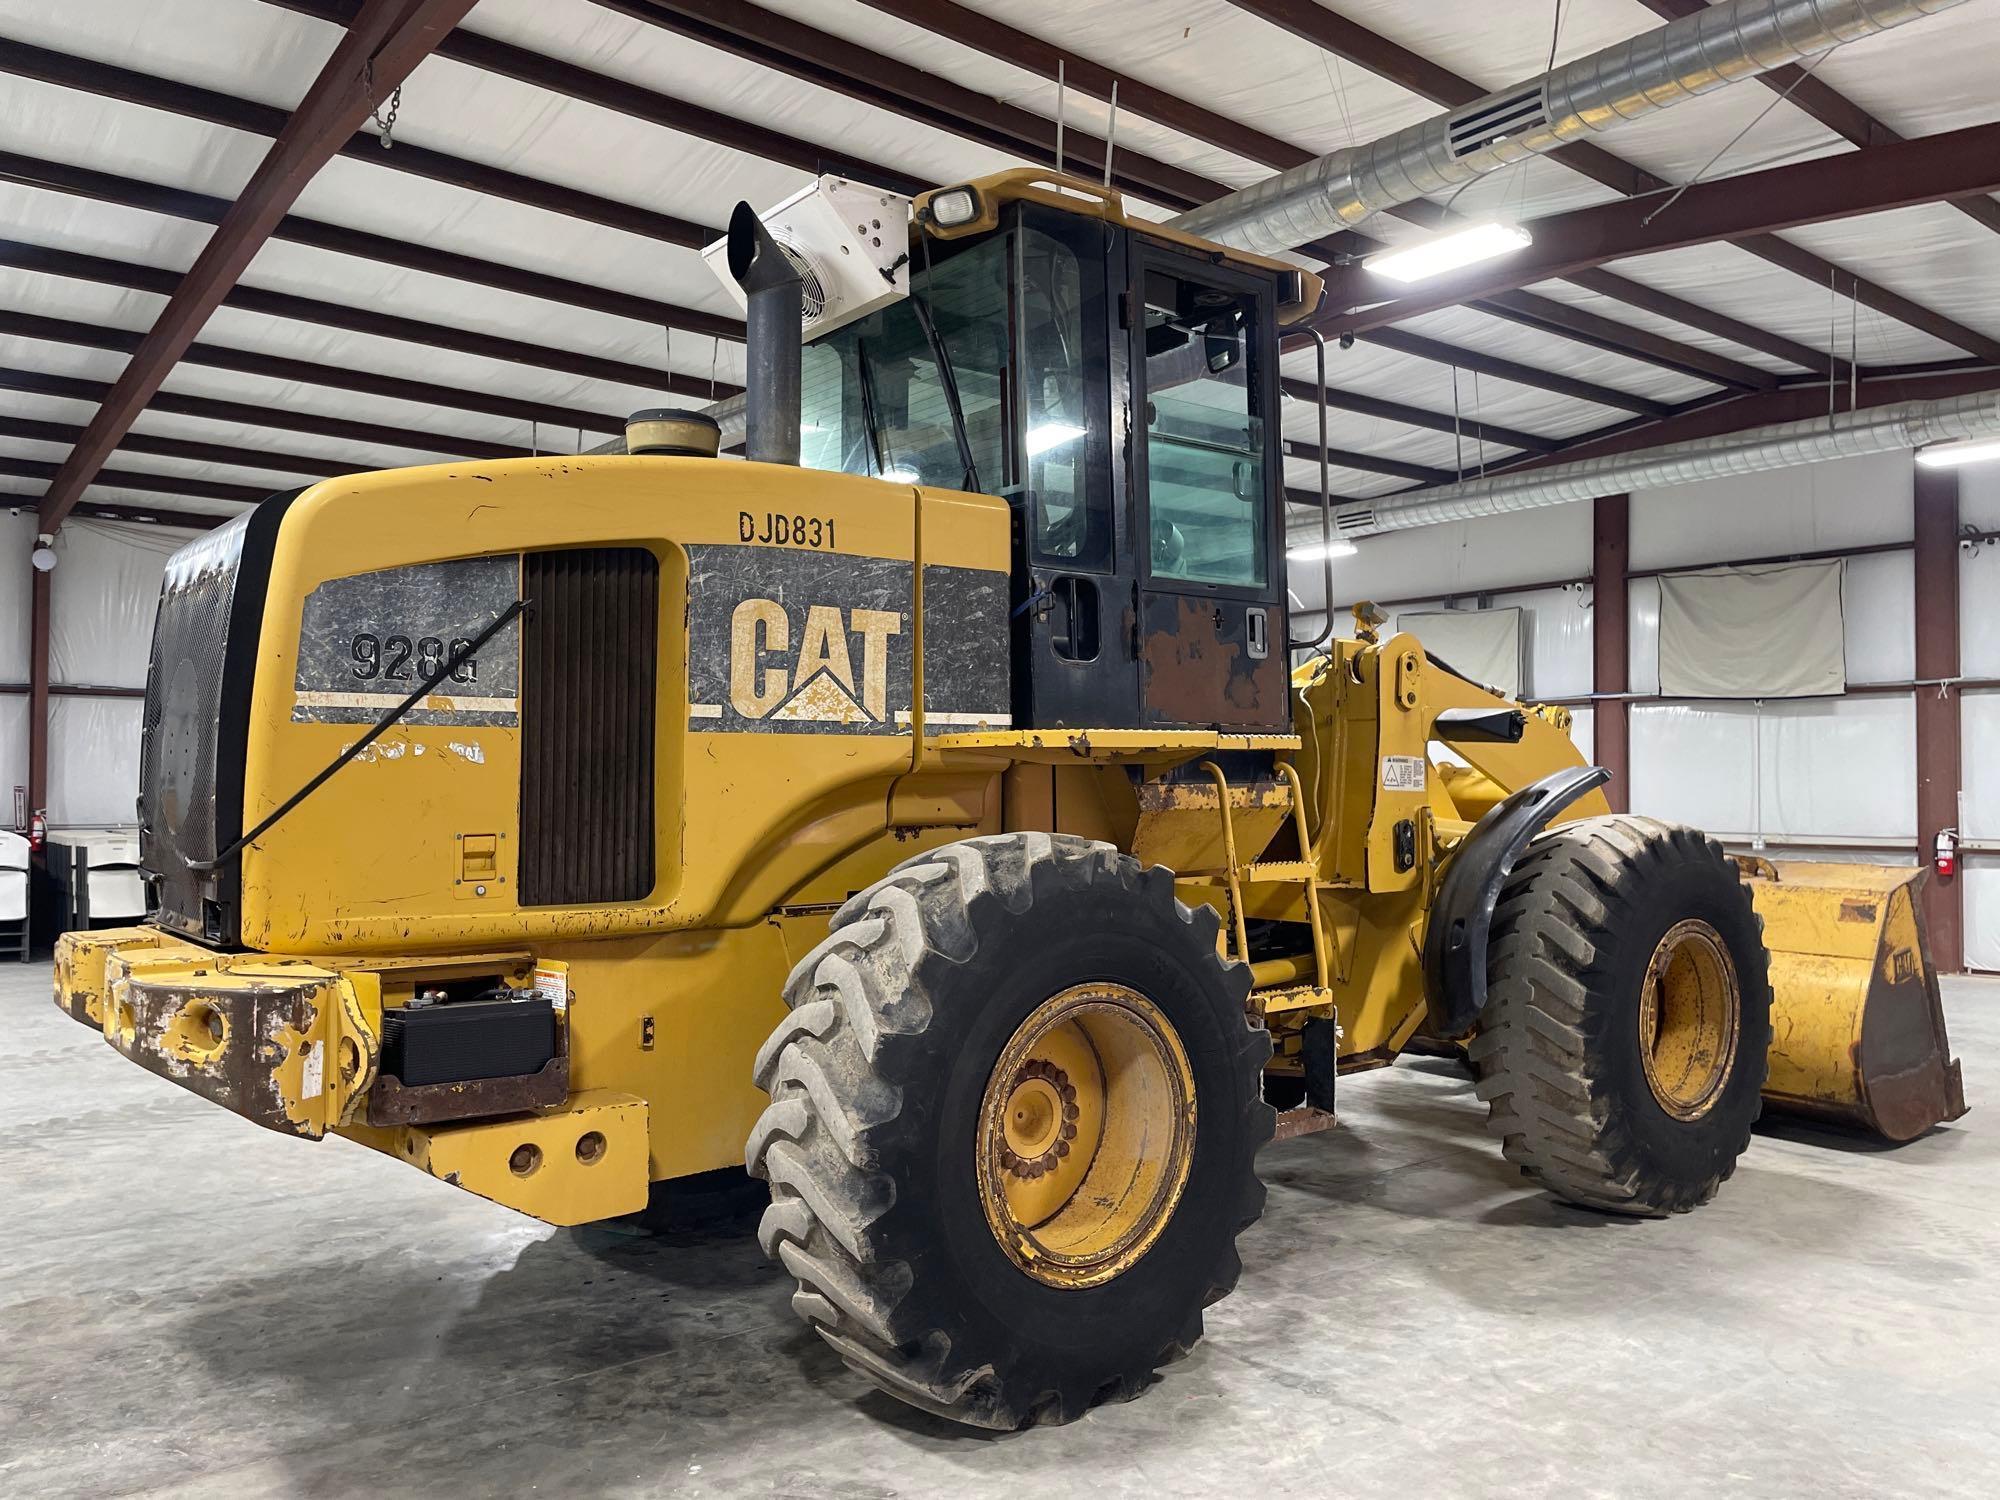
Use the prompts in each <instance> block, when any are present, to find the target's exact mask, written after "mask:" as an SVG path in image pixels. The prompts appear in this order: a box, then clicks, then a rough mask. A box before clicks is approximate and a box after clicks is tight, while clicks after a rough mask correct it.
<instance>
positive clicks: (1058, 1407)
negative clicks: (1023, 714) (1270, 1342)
mask: <svg viewBox="0 0 2000 1500" xmlns="http://www.w3.org/2000/svg"><path fill="white" fill-rule="evenodd" d="M1216 931H1217V921H1216V917H1215V914H1214V913H1213V912H1212V911H1210V910H1209V909H1207V908H1205V907H1204V908H1198V909H1195V910H1190V909H1189V908H1188V907H1186V906H1183V905H1182V904H1181V903H1180V902H1178V901H1177V900H1175V898H1174V892H1173V880H1172V877H1171V876H1170V875H1169V874H1168V872H1166V871H1165V870H1162V869H1150V870H1148V869H1142V868H1141V867H1140V866H1139V864H1138V863H1137V861H1135V860H1133V859H1131V858H1129V857H1127V856H1125V855H1122V854H1120V853H1119V852H1118V851H1117V850H1116V849H1114V848H1112V847H1111V846H1110V845H1107V844H1098V843H1092V842H1089V841H1087V840H1083V839H1077V838H1070V837H1066V836H1062V835H1052V834H1035V833H1026V834H1004V835H997V836H993V837H986V838H976V839H969V840H966V841H964V842H962V843H958V844H952V845H948V846H946V847H944V848H941V849H937V850H934V851H931V852H930V853H928V854H924V855H920V856H918V857H917V858H915V859H913V860H911V861H909V862H907V863H906V864H904V865H902V866H899V867H898V868H897V869H896V870H895V871H893V872H891V874H890V875H889V876H888V877H887V878H886V879H884V880H882V881H881V882H879V883H878V884H876V885H874V886H872V887H870V888H869V889H868V890H866V891H863V892H861V893H860V894H859V895H857V896H855V897H854V898H853V899H852V900H850V901H849V902H848V903H847V904H846V905H845V906H844V907H842V908H841V910H840V911H839V912H838V913H837V914H836V915H835V917H834V919H833V923H832V930H831V931H830V932H829V934H828V936H827V938H826V940H825V941H824V942H823V943H821V944H820V945H819V947H818V948H816V949H815V950H814V951H813V952H812V953H811V954H809V955H807V957H806V958H805V960H804V961H803V962H801V963H800V964H799V966H798V967H797V968H796V969H795V970H793V972H792V976H791V979H790V980H789V981H788V983H787V984H786V987H785V999H786V1003H787V1004H788V1005H789V1006H790V1007H791V1014H790V1015H789V1016H788V1017H787V1018H786V1020H785V1021H784V1022H783V1023H782V1024H781V1025H780V1026H779V1027H778V1029H777V1031H776V1032H774V1033H773V1034H772V1037H771V1039H770V1040H769V1041H768V1042H767V1043H766V1044H765V1045H764V1048H763V1050H762V1051H761V1052H760V1053H759V1054H758V1058H757V1067H756V1079H757V1083H758V1084H759V1086H760V1087H762V1088H763V1089H764V1090H765V1091H766V1092H767V1093H769V1094H770V1095H771V1104H770V1106H769V1107H768V1108H767V1109H766V1110H765V1111H764V1114H763V1116H762V1117H761V1118H760V1120H759V1121H758V1124H757V1126H756V1129H755V1130H754V1131H753V1132H752V1133H751V1136H750V1140H749V1143H748V1146H747V1147H746V1152H745V1155H746V1159H747V1161H748V1164H749V1167H750V1170H751V1171H752V1172H753V1173H755V1174H756V1175H758V1176H760V1177H764V1178H766V1179H767V1180H768V1181H769V1182H770V1184H771V1207H770V1209H769V1211H768V1212H767V1213H766V1214H765V1216H764V1221H763V1224H762V1226H761V1228H760V1231H759V1237H760V1239H761V1241H762V1243H763V1246H764V1249H765V1251H766V1253H768V1254H770V1255H771V1256H772V1257H773V1258H775V1259H777V1260H778V1261H780V1262H781V1263H782V1264H783V1265H784V1266H785V1268H786V1269H787V1270H788V1271H790V1272H791V1273H792V1275H793V1276H794V1277H795V1278H796V1279H797V1282H798V1289H797V1291H796V1292H795V1294H794V1295H793V1298H792V1306H793V1308H794V1309H795V1310H796V1311H797V1312H798V1313H799V1314H800V1316H801V1317H803V1318H805V1319H806V1321H807V1322H808V1323H810V1324H811V1325H812V1326H813V1328H814V1330H815V1331H816V1332H817V1333H818V1334H819V1335H820V1337H821V1338H822V1339H824V1340H825V1341H826V1342H827V1343H828V1344H829V1345H830V1346H831V1347H832V1348H833V1349H835V1350H836V1351H837V1352H838V1353H839V1354H840V1355H841V1356H842V1358H844V1359H845V1360H846V1361H847V1363H848V1364H849V1365H851V1366H852V1367H853V1368H854V1369H856V1370H858V1371H859V1372H860V1373H862V1374H864V1375H866V1376H867V1377H868V1378H869V1379H871V1380H872V1381H874V1382H875V1383H876V1384H877V1385H879V1386H880V1387H882V1389H884V1390H886V1391H888V1392H889V1393H890V1394H891V1395H893V1396H896V1397H897V1398H899V1399H900V1400H903V1401H906V1402H909V1403H910V1404H912V1405H914V1406H918V1407H921V1408H923V1409H925V1410H928V1411H931V1412H934V1413H936V1414H938V1415H941V1416H945V1417H948V1418H951V1419H952V1420H954V1421H959V1422H966V1423H970V1424H973V1425H976V1426H981V1427H991V1428H1002V1429H1005V1428H1014V1427H1019V1426H1023V1425H1026V1424H1028V1423H1031V1422H1037V1421H1058V1422H1060V1421H1069V1420H1071V1419H1073V1418H1075V1417H1077V1416H1080V1415H1082V1413H1083V1412H1085V1411H1087V1410H1088V1409H1089V1408H1090V1407H1091V1406H1092V1405H1094V1404H1096V1403H1097V1402H1098V1401H1101V1400H1106V1399H1113V1398H1120V1397H1129V1396H1132V1395H1136V1394H1137V1393H1138V1391H1139V1390H1140V1389H1141V1388H1142V1387H1143V1385H1144V1384H1145V1383H1146V1382H1147V1380H1148V1379H1149V1378H1150V1376H1151V1374H1152V1372H1153V1371H1154V1370H1155V1369H1156V1368H1157V1367H1158V1366H1159V1365H1161V1364H1163V1363H1165V1362H1167V1361H1169V1360H1171V1359H1173V1358H1175V1357H1177V1356H1178V1355H1180V1354H1183V1353H1185V1352H1186V1351H1187V1350H1188V1349H1189V1348H1190V1347H1191V1346H1192V1345H1193V1344H1194V1343H1195V1342H1196V1341H1197V1340H1198V1339H1199V1338H1200V1337H1201V1333H1202V1309H1203V1308H1204V1307H1206V1306H1207V1305H1209V1304H1210V1303H1213V1302H1215V1301H1217V1300H1218V1299H1219V1298H1221V1297H1223V1296H1225V1295H1227V1294H1228V1292H1229V1291H1230V1290H1231V1289H1232V1288H1233V1287H1234V1286H1235V1283H1236V1279H1237V1276H1238V1274H1239V1272H1240V1270H1241V1265H1240V1262H1239V1261H1238V1259H1237V1255H1236V1248H1235V1240H1236V1236H1237V1234H1238V1233H1239V1232H1241V1231H1242V1230H1243V1229H1245V1228H1247V1227H1249V1225H1250V1224H1252V1223H1253V1222H1255V1220H1256V1219H1257V1217H1258V1215H1259V1214H1260V1213H1261V1212H1262V1209H1263V1202H1264V1189H1263V1186H1262V1184H1260V1183H1259V1182H1258V1180H1257V1177H1256V1173H1255V1170H1254V1158H1255V1156H1256V1153H1257V1150H1258V1148H1259V1147H1260V1146H1262V1145H1263V1144H1264V1142H1265V1141H1267V1140H1269V1139H1270V1136H1271V1130H1272V1123H1273V1118H1274V1117H1273V1114H1272V1111H1271V1110H1270V1109H1269V1107H1268V1106H1266V1105H1265V1103H1264V1102H1263V1099H1262V1097H1261V1091H1260V1080H1261V1075H1262V1069H1263V1065H1264V1062H1265V1060H1266V1059H1267V1058H1268V1057H1269V1055H1270V1040H1269V1037H1268V1034H1267V1033H1265V1032H1264V1031H1263V1030H1262V1029H1261V1028H1259V1027H1257V1026H1255V1025H1254V1024H1253V1023H1251V1022H1250V1021H1249V1020H1248V1019H1247V1017H1246V1015H1245V1013H1244V1009H1243V1002H1244V998H1245V996H1246V994H1247V993H1248V990H1249V972H1248V970H1247V969H1245V968H1244V967H1243V966H1241V965H1238V964H1228V963H1225V962H1223V961H1222V960H1221V959H1220V958H1219V957H1218V956H1217V953H1216Z"/></svg>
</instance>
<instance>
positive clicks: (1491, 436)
mask: <svg viewBox="0 0 2000 1500" xmlns="http://www.w3.org/2000/svg"><path fill="white" fill-rule="evenodd" d="M1279 385H1280V388H1281V389H1282V390H1283V391H1284V393H1285V394H1286V395H1287V396H1290V397H1291V398H1292V399H1293V400H1295V401H1303V402H1305V403H1306V404H1307V405H1311V404H1313V403H1314V402H1316V401H1317V400H1318V399H1319V387H1318V386H1316V385H1314V384H1313V383H1312V382H1311V381H1310V380H1300V379H1298V378H1297V377H1296V376H1291V375H1287V376H1284V377H1283V378H1282V379H1281V380H1280V382H1279ZM1326 404H1327V405H1328V406H1331V407H1335V408H1337V409H1338V410H1341V411H1351V412H1354V413H1356V414H1357V415H1359V416H1364V417H1379V418H1381V419H1382V420H1383V421H1385V422H1400V423H1402V424H1403V425H1404V426H1406V427H1422V428H1425V429H1427V430H1429V431H1431V432H1451V433H1456V434H1458V435H1459V436H1461V437H1468V438H1472V439H1474V440H1475V441H1478V442H1485V443H1499V444H1502V445H1503V446H1505V447H1508V448H1520V449H1523V450H1525V451H1527V452H1529V453H1553V452H1555V451H1556V449H1558V448H1560V447H1561V446H1562V439H1561V438H1552V437H1544V436H1542V435H1541V434H1540V433H1535V432H1522V431H1520V430H1519V429H1518V428H1513V427H1501V426H1498V425H1496V424H1494V423H1492V422H1481V421H1478V420H1476V419H1475V418H1472V417H1463V418H1461V417H1457V416H1454V415H1453V414H1452V413H1450V412H1448V411H1445V412H1439V411H1431V410H1429V409H1428V408H1426V407H1421V406H1406V405H1404V404H1403V403H1402V402H1400V401H1385V400H1383V399H1382V398H1381V397H1380V396H1364V395H1362V394H1360V393H1359V392H1358V391H1343V390H1337V389H1335V388H1334V387H1332V386H1329V387H1327V392H1326Z"/></svg>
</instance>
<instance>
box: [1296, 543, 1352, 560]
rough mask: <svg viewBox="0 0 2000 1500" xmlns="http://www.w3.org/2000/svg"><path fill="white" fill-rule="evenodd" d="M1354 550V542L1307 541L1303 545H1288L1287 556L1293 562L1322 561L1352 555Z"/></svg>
mask: <svg viewBox="0 0 2000 1500" xmlns="http://www.w3.org/2000/svg"><path fill="white" fill-rule="evenodd" d="M1354 550H1355V548H1354V543H1352V542H1342V541H1331V542H1307V543H1306V544H1305V545H1303V546H1299V547H1287V548H1286V549H1285V556H1287V557H1289V558H1290V559H1291V560H1292V561H1293V562H1320V561H1323V560H1324V559H1326V558H1329V557H1352V556H1354Z"/></svg>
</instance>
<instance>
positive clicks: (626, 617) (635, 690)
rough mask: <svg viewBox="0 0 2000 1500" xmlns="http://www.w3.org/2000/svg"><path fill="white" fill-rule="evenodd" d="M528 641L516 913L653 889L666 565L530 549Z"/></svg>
mask: <svg viewBox="0 0 2000 1500" xmlns="http://www.w3.org/2000/svg"><path fill="white" fill-rule="evenodd" d="M521 574H522V578H521V590H522V595H523V597H524V598H527V599H531V600H533V601H534V604H533V608H532V610H531V612H530V614H529V617H528V625H527V629H526V631H525V632H524V633H523V636H522V641H521V853H520V863H519V869H520V876H519V878H520V882H521V895H520V900H521V904H522V905H524V906H578V905H585V904H594V903H598V902H606V901H637V900H639V899H641V898H642V897H644V896H645V895H646V894H647V893H648V892H650V891H651V890H652V888H653V728H654V709H655V706H656V703H657V699H658V686H657V680H656V679H657V669H658V658H659V595H660V566H659V561H658V559H656V558H655V557H654V556H653V554H652V553H650V552H647V551H645V550H643V549H642V548H637V547H602V548H591V549H579V550H576V551H570V552H530V553H528V554H527V555H526V556H525V557H524V558H523V559H522V565H521Z"/></svg>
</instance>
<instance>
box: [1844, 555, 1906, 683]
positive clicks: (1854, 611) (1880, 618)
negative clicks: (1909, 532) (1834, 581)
mask: <svg viewBox="0 0 2000 1500" xmlns="http://www.w3.org/2000/svg"><path fill="white" fill-rule="evenodd" d="M1840 603H1841V613H1842V617H1843V623H1844V627H1845V630H1846V637H1847V680H1848V681H1849V682H1908V681H1910V680H1911V679H1912V678H1914V677H1915V676H1916V675H1917V557H1916V554H1915V553H1914V552H1874V553H1870V554H1868V555H1867V556H1865V557H1850V558H1848V559H1847V566H1846V572H1845V576H1844V577H1843V578H1842V580H1841V599H1840Z"/></svg>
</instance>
